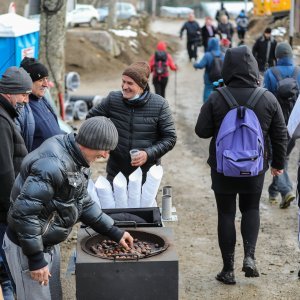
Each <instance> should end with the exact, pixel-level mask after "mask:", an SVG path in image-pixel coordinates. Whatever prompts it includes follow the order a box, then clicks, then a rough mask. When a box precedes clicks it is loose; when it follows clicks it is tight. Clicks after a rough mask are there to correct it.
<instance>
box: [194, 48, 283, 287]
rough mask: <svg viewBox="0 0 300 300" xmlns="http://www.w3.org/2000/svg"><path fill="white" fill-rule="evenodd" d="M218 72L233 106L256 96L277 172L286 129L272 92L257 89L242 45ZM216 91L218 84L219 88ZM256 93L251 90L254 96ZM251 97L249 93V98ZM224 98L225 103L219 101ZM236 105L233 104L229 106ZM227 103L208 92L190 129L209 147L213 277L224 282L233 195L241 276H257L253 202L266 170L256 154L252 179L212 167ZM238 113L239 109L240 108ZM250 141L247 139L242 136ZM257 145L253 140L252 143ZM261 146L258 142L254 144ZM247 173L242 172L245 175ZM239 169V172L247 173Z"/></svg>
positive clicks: (231, 243) (228, 273)
mask: <svg viewBox="0 0 300 300" xmlns="http://www.w3.org/2000/svg"><path fill="white" fill-rule="evenodd" d="M222 75H223V79H224V83H225V85H226V87H225V89H226V90H227V91H229V92H230V95H231V97H230V98H231V99H233V98H234V99H235V101H236V102H237V105H240V106H245V105H248V104H247V103H248V102H249V100H251V99H250V98H251V95H253V93H254V92H255V93H258V94H260V95H259V97H258V98H256V97H255V98H256V99H255V100H256V101H257V102H256V105H254V107H252V111H253V112H254V114H255V115H256V117H257V119H258V120H257V122H258V124H260V129H261V135H262V136H263V139H264V141H265V142H264V144H265V145H264V148H265V149H266V139H267V137H268V136H269V137H270V140H271V144H272V152H273V156H272V161H271V173H272V175H273V176H278V175H280V174H282V172H283V168H284V157H285V152H286V144H287V130H286V126H285V122H284V118H283V114H282V111H281V108H280V105H279V103H278V101H277V100H276V98H275V97H274V95H273V94H272V93H271V92H268V91H267V90H261V88H259V89H257V88H258V86H259V71H258V66H257V62H256V60H255V58H254V56H253V55H252V53H251V50H250V49H249V48H248V47H246V46H240V47H236V48H230V49H228V50H227V52H226V54H225V58H224V64H223V69H222ZM221 89H222V90H223V89H224V87H222V88H221ZM256 95H257V94H256ZM252 99H253V96H252ZM225 100H226V101H225ZM235 107H237V106H235ZM229 110H230V106H229V105H228V103H227V99H226V98H224V97H223V93H221V92H219V91H215V92H213V93H212V94H211V95H210V97H209V99H208V101H207V102H206V103H205V104H204V105H203V106H202V108H201V111H200V114H199V116H198V120H197V123H196V127H195V132H196V134H197V135H198V136H199V137H200V138H212V139H211V142H210V147H209V158H208V164H209V165H210V168H211V180H212V189H213V191H214V194H215V198H216V203H217V210H218V239H219V246H220V250H221V254H222V259H223V268H222V270H221V272H220V273H219V274H217V276H216V279H217V280H218V281H221V282H223V283H225V284H235V283H236V281H235V275H234V252H235V244H236V230H235V215H236V197H237V195H238V196H239V208H240V211H241V214H242V219H241V233H242V238H243V246H244V260H243V268H242V270H243V272H245V276H246V277H258V276H259V272H258V268H257V266H256V261H255V249H256V242H257V238H258V232H259V224H260V216H259V202H260V197H261V193H262V188H263V183H264V174H265V172H266V170H267V168H268V156H267V153H261V156H260V157H261V159H262V160H261V162H262V163H263V164H262V165H261V167H262V170H261V171H260V172H259V173H258V175H256V176H252V177H242V176H243V174H244V173H243V172H242V174H241V173H240V176H241V177H235V176H234V177H230V176H225V175H224V174H223V173H219V172H218V171H217V166H218V163H217V155H216V153H217V148H216V146H217V145H216V137H217V135H218V132H219V130H220V126H221V123H222V121H223V119H224V117H225V116H226V114H227V113H228V112H229ZM240 111H242V110H240ZM248 141H249V142H250V140H248ZM258 145H259V144H258ZM260 145H261V146H262V144H260ZM247 174H248V173H247ZM247 174H246V173H245V176H246V175H247Z"/></svg>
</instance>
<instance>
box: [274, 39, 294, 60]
mask: <svg viewBox="0 0 300 300" xmlns="http://www.w3.org/2000/svg"><path fill="white" fill-rule="evenodd" d="M275 57H276V58H277V59H278V58H283V57H293V50H292V47H291V46H290V44H288V43H285V42H282V43H279V44H277V46H276V48H275Z"/></svg>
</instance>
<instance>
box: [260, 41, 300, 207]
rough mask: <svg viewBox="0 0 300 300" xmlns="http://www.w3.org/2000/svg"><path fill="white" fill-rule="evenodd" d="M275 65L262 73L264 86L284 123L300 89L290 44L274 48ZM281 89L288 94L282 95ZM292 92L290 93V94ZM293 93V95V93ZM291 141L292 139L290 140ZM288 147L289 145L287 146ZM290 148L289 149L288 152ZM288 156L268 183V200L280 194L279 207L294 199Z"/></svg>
mask: <svg viewBox="0 0 300 300" xmlns="http://www.w3.org/2000/svg"><path fill="white" fill-rule="evenodd" d="M275 57H276V59H277V64H276V66H274V67H272V68H269V69H268V70H267V71H266V72H265V75H264V87H265V88H267V89H268V90H269V91H270V92H271V93H273V94H274V96H275V97H276V98H277V100H278V102H279V104H280V106H281V109H282V111H283V115H284V117H285V122H286V124H287V123H288V120H289V116H290V113H291V111H292V109H293V107H294V104H295V103H296V100H297V98H298V95H299V90H300V68H299V67H297V66H296V65H295V64H294V62H293V51H292V48H291V46H290V45H289V44H288V43H286V42H282V43H279V44H277V46H276V48H275ZM283 90H287V91H288V94H287V95H284V94H283V92H282V91H283ZM291 93H292V94H291ZM293 93H294V95H293ZM290 142H291V143H293V141H290ZM289 148H290V147H289ZM291 150H292V148H291V149H289V152H290V151H291ZM288 160H289V158H288V156H287V157H286V158H285V166H284V172H283V174H282V175H280V176H276V177H273V179H272V183H271V184H270V186H269V188H268V191H269V201H270V202H271V203H274V202H276V201H277V197H278V194H280V195H281V202H280V205H279V206H280V208H287V207H289V206H290V203H291V202H292V201H293V200H294V199H295V194H294V193H293V185H292V182H291V180H290V178H289V174H288Z"/></svg>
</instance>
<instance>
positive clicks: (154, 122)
mask: <svg viewBox="0 0 300 300" xmlns="http://www.w3.org/2000/svg"><path fill="white" fill-rule="evenodd" d="M149 75H150V67H149V65H148V63H147V62H143V61H142V62H135V63H133V64H131V65H130V66H129V67H127V68H126V69H125V70H124V72H123V74H122V91H116V92H111V93H109V95H108V96H107V97H106V98H105V99H103V100H102V101H101V103H100V104H99V105H98V106H96V107H94V108H92V109H91V110H90V111H89V113H88V115H87V118H90V117H93V116H105V117H107V118H110V119H111V121H112V122H113V123H114V124H115V126H116V127H117V130H118V133H119V142H118V145H117V147H116V149H115V150H113V151H111V153H110V157H109V160H108V163H107V167H106V171H107V179H108V180H109V181H111V182H112V180H113V178H114V177H115V176H116V175H117V174H118V173H119V172H122V173H123V174H124V176H125V177H126V178H128V177H129V175H130V174H131V173H132V172H133V171H134V170H135V169H136V168H137V167H141V169H142V171H143V179H144V180H145V179H146V173H147V171H148V170H149V169H150V167H151V166H153V165H155V164H160V158H161V157H162V156H163V155H165V154H166V153H167V152H168V151H170V150H171V149H172V148H173V147H174V145H175V143H176V131H175V125H174V121H173V118H172V113H171V110H170V108H169V105H168V102H167V101H166V100H165V99H164V98H163V97H161V96H159V95H157V94H153V93H151V92H150V91H149V85H148V80H149ZM134 148H135V149H139V150H140V151H139V154H138V155H137V156H136V157H135V159H134V161H132V162H131V158H130V154H129V151H130V150H131V149H134Z"/></svg>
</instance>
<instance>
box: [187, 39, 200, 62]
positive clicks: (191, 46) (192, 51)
mask: <svg viewBox="0 0 300 300" xmlns="http://www.w3.org/2000/svg"><path fill="white" fill-rule="evenodd" d="M186 48H187V51H188V54H189V59H190V60H191V59H192V58H195V60H196V59H197V48H198V42H197V41H196V42H195V41H187V44H186Z"/></svg>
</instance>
